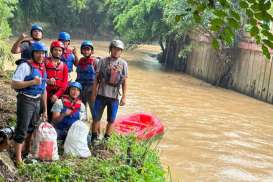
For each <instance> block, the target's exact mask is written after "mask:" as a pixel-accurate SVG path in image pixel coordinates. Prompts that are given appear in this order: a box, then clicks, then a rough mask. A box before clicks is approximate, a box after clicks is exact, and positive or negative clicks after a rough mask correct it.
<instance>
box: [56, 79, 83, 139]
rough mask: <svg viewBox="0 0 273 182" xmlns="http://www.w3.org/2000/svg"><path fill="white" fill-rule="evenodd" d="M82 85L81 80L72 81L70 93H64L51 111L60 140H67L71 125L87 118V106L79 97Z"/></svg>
mask: <svg viewBox="0 0 273 182" xmlns="http://www.w3.org/2000/svg"><path fill="white" fill-rule="evenodd" d="M81 91H82V86H81V84H80V83H79V82H70V84H69V87H68V95H63V96H62V98H61V99H58V100H57V101H56V102H55V104H54V105H53V107H52V109H51V111H52V113H53V115H52V121H53V123H54V125H55V129H56V131H57V134H58V139H59V140H65V138H66V136H67V132H68V130H69V128H70V126H71V125H72V124H73V123H74V122H76V121H78V120H85V119H86V112H85V106H84V104H83V103H82V102H81V100H80V99H79V96H80V92H81Z"/></svg>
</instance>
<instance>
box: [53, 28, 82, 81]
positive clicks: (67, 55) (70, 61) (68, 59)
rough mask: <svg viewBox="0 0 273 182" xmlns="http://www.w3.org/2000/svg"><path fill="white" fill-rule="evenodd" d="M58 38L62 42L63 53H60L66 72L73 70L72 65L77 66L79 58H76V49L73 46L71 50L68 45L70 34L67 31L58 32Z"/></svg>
mask: <svg viewBox="0 0 273 182" xmlns="http://www.w3.org/2000/svg"><path fill="white" fill-rule="evenodd" d="M58 40H59V41H61V42H62V43H63V44H64V53H63V55H62V61H63V62H64V63H65V64H66V65H67V67H68V72H69V73H71V72H72V71H73V65H75V66H77V64H78V60H79V59H78V54H77V49H76V48H75V47H74V48H73V50H72V49H70V47H69V45H70V41H71V37H70V34H69V33H67V32H60V33H59V36H58ZM69 77H70V75H69ZM69 80H70V79H69Z"/></svg>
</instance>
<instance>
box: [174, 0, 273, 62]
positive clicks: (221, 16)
mask: <svg viewBox="0 0 273 182" xmlns="http://www.w3.org/2000/svg"><path fill="white" fill-rule="evenodd" d="M187 2H188V3H189V4H190V6H191V7H190V9H188V12H189V13H190V14H192V15H193V18H194V21H195V22H196V23H197V24H201V23H202V22H203V21H204V18H203V17H204V16H203V15H204V13H207V12H209V13H212V14H213V16H211V17H210V19H209V30H210V31H211V32H213V33H214V34H212V35H213V37H214V39H213V41H212V45H213V47H215V48H219V47H220V46H221V44H220V42H222V44H228V45H231V44H232V43H233V41H234V40H233V38H234V36H235V35H236V31H238V30H240V29H241V28H242V25H243V24H244V21H245V20H246V21H247V23H248V24H250V35H251V36H252V37H253V38H254V39H255V40H256V43H257V44H261V46H262V50H263V54H264V55H265V56H266V57H267V58H268V59H269V58H270V53H269V48H273V42H272V41H273V34H272V33H271V31H270V29H271V27H270V26H269V25H270V23H271V22H272V20H273V17H272V14H270V8H271V1H270V0H258V1H257V0H240V1H235V0H209V1H199V0H198V1H197V0H187ZM177 16H178V17H183V16H184V14H183V12H181V13H180V15H177Z"/></svg>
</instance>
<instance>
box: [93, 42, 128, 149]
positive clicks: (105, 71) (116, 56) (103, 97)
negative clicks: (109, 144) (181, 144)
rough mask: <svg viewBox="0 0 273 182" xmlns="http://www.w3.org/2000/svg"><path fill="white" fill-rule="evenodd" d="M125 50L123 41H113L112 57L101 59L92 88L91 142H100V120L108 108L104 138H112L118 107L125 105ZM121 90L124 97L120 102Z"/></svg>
mask: <svg viewBox="0 0 273 182" xmlns="http://www.w3.org/2000/svg"><path fill="white" fill-rule="evenodd" d="M123 50H124V43H123V42H122V41H121V40H113V41H111V43H110V45H109V52H110V56H108V57H106V58H103V59H101V60H100V61H99V62H98V64H97V69H96V78H95V81H94V84H93V88H92V97H91V98H92V101H94V102H95V103H94V108H93V113H92V117H93V123H92V125H91V128H90V130H91V131H92V138H91V142H92V143H93V144H95V143H96V141H98V134H99V133H100V131H99V130H100V120H101V117H102V114H103V111H104V108H105V107H107V126H106V131H105V134H104V138H105V139H107V138H109V137H110V135H111V133H112V131H113V123H114V121H115V119H116V115H117V111H118V107H119V105H120V106H123V105H125V103H126V92H127V77H128V66H127V62H126V61H125V60H123V59H122V58H121V57H120V56H121V54H122V51H123ZM120 88H121V89H122V95H121V98H120V101H119V96H120Z"/></svg>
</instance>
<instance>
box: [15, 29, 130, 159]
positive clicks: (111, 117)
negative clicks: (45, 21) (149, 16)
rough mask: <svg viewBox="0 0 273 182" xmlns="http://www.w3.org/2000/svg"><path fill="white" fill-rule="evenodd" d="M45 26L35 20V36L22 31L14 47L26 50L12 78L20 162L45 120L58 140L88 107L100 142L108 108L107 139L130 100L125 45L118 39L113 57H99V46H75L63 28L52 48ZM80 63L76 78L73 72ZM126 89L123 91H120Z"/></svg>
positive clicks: (88, 42) (93, 136)
mask: <svg viewBox="0 0 273 182" xmlns="http://www.w3.org/2000/svg"><path fill="white" fill-rule="evenodd" d="M42 38H43V29H42V27H41V26H39V25H37V24H34V25H32V27H31V31H30V37H29V36H28V35H27V34H25V33H23V34H22V35H21V36H20V37H19V38H18V40H17V41H16V42H15V43H14V45H13V46H12V50H11V52H12V53H13V54H19V53H21V59H19V60H17V61H16V64H17V68H16V71H15V72H14V75H13V77H12V88H13V89H15V90H16V91H17V93H18V94H17V123H16V128H15V136H14V141H15V151H16V162H17V163H20V162H22V158H23V157H22V156H23V154H25V153H28V152H29V150H30V145H31V141H32V138H33V131H34V130H35V128H36V127H37V126H38V125H39V121H40V118H43V120H47V121H48V122H50V123H51V124H52V125H53V126H54V127H55V129H56V132H57V134H58V139H60V140H64V139H65V138H66V135H67V132H68V130H69V128H70V126H71V125H72V124H73V123H74V122H76V121H78V120H82V119H86V117H87V111H86V106H87V105H88V106H89V108H90V111H91V114H92V119H93V122H92V124H91V126H90V133H91V142H92V143H94V142H96V141H97V140H98V137H99V134H100V120H101V118H102V114H103V111H104V109H105V107H107V126H106V129H105V134H104V138H105V139H108V138H109V137H110V135H111V133H112V131H113V123H114V121H115V119H116V114H117V111H118V107H119V105H121V106H122V105H125V103H126V91H127V76H128V66H127V63H126V61H125V60H123V59H122V58H121V57H120V56H121V54H122V51H123V50H124V43H123V42H122V41H120V40H113V41H111V43H110V45H109V56H106V57H105V58H102V59H97V58H96V57H94V56H93V54H94V45H93V43H92V41H91V40H85V41H83V42H82V44H81V47H80V53H81V55H82V57H81V58H79V56H78V55H77V49H75V48H74V49H71V48H70V46H69V45H70V41H71V39H70V35H69V34H68V33H67V32H61V33H60V34H59V36H58V40H54V41H52V42H51V45H50V49H49V52H48V49H47V47H46V46H45V44H44V43H42ZM73 66H75V67H76V73H77V78H76V80H75V81H73V80H72V78H71V76H70V73H71V72H72V71H73ZM120 90H122V92H120Z"/></svg>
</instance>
